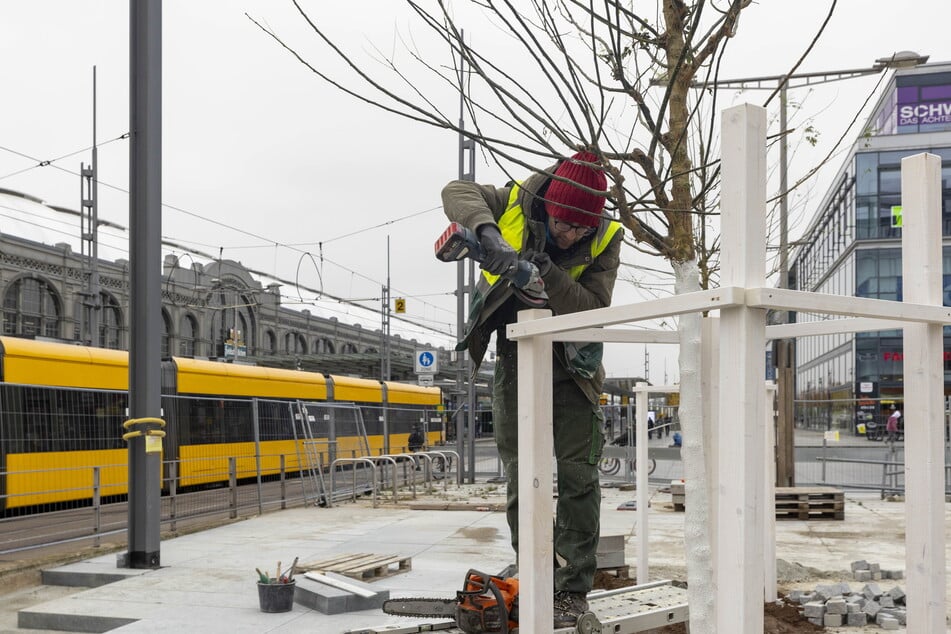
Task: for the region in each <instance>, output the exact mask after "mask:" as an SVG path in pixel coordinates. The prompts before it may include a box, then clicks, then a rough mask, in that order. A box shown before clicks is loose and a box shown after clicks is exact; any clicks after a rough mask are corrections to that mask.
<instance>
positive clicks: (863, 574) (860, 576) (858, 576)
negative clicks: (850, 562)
mask: <svg viewBox="0 0 951 634" xmlns="http://www.w3.org/2000/svg"><path fill="white" fill-rule="evenodd" d="M855 580H856V581H871V580H872V573H871V572H869V571H868V570H856V571H855Z"/></svg>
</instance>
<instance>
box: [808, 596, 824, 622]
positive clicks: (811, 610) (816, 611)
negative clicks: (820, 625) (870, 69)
mask: <svg viewBox="0 0 951 634" xmlns="http://www.w3.org/2000/svg"><path fill="white" fill-rule="evenodd" d="M802 607H803V611H802V613H803V616H805V617H806V618H816V619H819V620H820V621H821V620H822V617H823V616H824V615H825V613H826V604H825V603H824V602H822V601H810V602H809V603H807V604H805V605H804V606H802Z"/></svg>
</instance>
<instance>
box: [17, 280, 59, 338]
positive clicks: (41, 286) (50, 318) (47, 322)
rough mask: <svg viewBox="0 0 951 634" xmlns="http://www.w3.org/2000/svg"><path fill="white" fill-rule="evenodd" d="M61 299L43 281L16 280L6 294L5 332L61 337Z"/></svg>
mask: <svg viewBox="0 0 951 634" xmlns="http://www.w3.org/2000/svg"><path fill="white" fill-rule="evenodd" d="M60 313H61V309H60V302H59V299H58V298H57V296H56V293H55V292H54V291H53V288H52V287H51V286H50V285H49V284H47V283H46V282H45V281H43V280H38V279H34V278H29V277H24V278H21V279H19V280H16V281H15V282H13V283H12V284H10V286H9V288H7V292H6V293H4V295H3V334H5V335H32V336H41V337H52V338H57V339H58V338H59V336H60V333H59V323H60V318H61V314H60Z"/></svg>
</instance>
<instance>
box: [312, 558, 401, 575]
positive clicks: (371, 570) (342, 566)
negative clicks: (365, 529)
mask: <svg viewBox="0 0 951 634" xmlns="http://www.w3.org/2000/svg"><path fill="white" fill-rule="evenodd" d="M412 569H413V559H412V557H400V556H398V555H374V554H370V553H355V554H348V555H340V556H338V557H332V558H330V559H325V560H323V561H314V562H311V563H306V564H298V565H297V570H299V571H301V572H336V573H337V574H341V575H346V576H347V577H353V578H354V579H382V578H383V577H389V576H390V575H395V574H397V573H400V572H406V571H407V570H412Z"/></svg>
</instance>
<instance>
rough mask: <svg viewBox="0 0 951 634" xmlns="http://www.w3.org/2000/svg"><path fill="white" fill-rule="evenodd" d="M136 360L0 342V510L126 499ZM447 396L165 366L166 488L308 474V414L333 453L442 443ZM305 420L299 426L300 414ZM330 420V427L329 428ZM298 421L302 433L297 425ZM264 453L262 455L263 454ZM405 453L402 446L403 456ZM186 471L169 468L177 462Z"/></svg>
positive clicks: (294, 374) (214, 365)
mask: <svg viewBox="0 0 951 634" xmlns="http://www.w3.org/2000/svg"><path fill="white" fill-rule="evenodd" d="M128 389H129V367H128V353H127V352H125V351H119V350H109V349H104V348H91V347H84V346H75V345H69V344H62V343H52V342H44V341H35V340H30V339H19V338H12V337H0V512H5V511H9V510H13V509H19V508H22V507H47V505H52V506H50V508H55V507H56V506H57V505H59V504H60V503H73V502H76V501H81V500H85V499H89V498H91V497H92V491H93V482H92V478H93V475H92V474H93V467H99V469H98V472H99V478H100V480H99V487H100V490H101V491H102V494H103V495H104V496H118V495H124V494H126V493H127V488H126V483H127V481H128V466H127V461H128V449H127V447H126V445H125V443H124V442H123V441H122V423H123V421H124V420H126V419H127V418H128ZM441 402H442V396H441V392H440V390H439V389H438V388H426V387H420V386H417V385H412V384H405V383H398V382H389V381H387V382H381V381H375V380H370V379H361V378H353V377H345V376H333V375H323V374H319V373H314V372H304V371H299V370H285V369H279V368H266V367H260V366H251V365H240V364H231V363H219V362H215V361H207V360H199V359H188V358H178V357H172V358H171V359H167V360H165V361H163V362H162V418H164V419H165V421H166V427H165V430H166V433H167V435H166V437H165V438H164V442H163V469H164V471H163V483H164V484H163V486H166V487H167V486H168V483H169V481H170V480H169V478H170V477H171V476H172V474H173V475H174V478H175V483H176V486H177V487H179V488H181V487H191V486H198V485H214V484H216V483H218V482H227V480H228V462H229V459H230V458H235V459H236V461H237V473H238V477H239V479H240V478H243V477H252V476H254V475H256V474H257V468H258V461H260V468H261V473H262V475H265V476H267V475H272V474H277V473H278V472H279V470H280V468H281V463H282V461H283V466H284V468H285V470H286V471H287V472H294V471H297V470H299V469H300V457H301V456H302V455H303V453H302V450H301V444H302V443H303V442H304V440H303V438H302V437H301V429H302V427H301V418H302V415H301V412H302V409H301V408H302V407H303V408H305V409H306V408H308V407H309V408H310V409H309V411H310V414H309V415H308V416H307V418H308V419H310V420H312V421H313V423H314V425H315V426H316V428H317V429H315V430H313V431H312V433H313V436H309V438H310V439H311V440H312V441H319V442H322V443H324V448H325V449H326V451H327V452H328V455H331V456H332V455H338V456H348V455H354V454H356V455H361V454H366V453H373V454H378V453H380V452H381V451H382V449H383V447H385V446H386V443H385V438H384V434H385V435H386V436H388V438H389V444H390V447H391V449H393V448H401V447H405V446H406V445H407V441H408V437H409V434H410V433H411V431H412V428H413V426H414V425H417V424H419V423H424V425H423V426H424V427H425V428H426V429H427V432H426V433H427V443H428V444H435V443H437V442H438V441H439V440H440V436H441V432H442V429H441V427H440V426H436V425H432V426H430V425H429V424H428V423H429V422H431V421H433V420H436V419H437V417H438V415H439V413H440V412H439V410H441ZM295 417H296V418H295ZM328 421H329V423H328ZM295 422H296V425H297V426H295ZM258 446H259V447H260V453H258V452H257V451H256V447H258ZM394 450H395V449H394ZM173 463H174V465H175V469H174V470H171V471H170V469H169V465H171V464H173Z"/></svg>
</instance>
